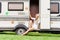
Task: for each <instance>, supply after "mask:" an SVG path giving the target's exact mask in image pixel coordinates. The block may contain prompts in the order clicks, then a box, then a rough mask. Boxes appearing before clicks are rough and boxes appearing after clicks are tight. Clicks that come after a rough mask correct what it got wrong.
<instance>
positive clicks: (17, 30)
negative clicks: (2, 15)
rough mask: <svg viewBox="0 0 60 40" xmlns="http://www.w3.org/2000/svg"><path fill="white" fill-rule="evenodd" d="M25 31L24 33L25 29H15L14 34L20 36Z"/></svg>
mask: <svg viewBox="0 0 60 40" xmlns="http://www.w3.org/2000/svg"><path fill="white" fill-rule="evenodd" d="M25 31H26V29H24V28H19V29H16V34H17V35H22V34H23V33H24V32H25Z"/></svg>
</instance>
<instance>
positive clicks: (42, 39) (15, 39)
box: [0, 32, 60, 40]
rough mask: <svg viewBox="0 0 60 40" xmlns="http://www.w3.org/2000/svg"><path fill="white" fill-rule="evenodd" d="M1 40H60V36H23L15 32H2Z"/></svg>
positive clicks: (31, 34)
mask: <svg viewBox="0 0 60 40" xmlns="http://www.w3.org/2000/svg"><path fill="white" fill-rule="evenodd" d="M0 40H60V34H52V33H38V32H29V33H28V34H27V35H24V36H21V35H16V34H15V33H14V32H1V33H0Z"/></svg>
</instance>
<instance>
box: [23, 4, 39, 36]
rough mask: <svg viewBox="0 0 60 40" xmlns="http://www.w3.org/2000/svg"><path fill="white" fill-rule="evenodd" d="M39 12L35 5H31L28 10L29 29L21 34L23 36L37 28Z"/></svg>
mask: <svg viewBox="0 0 60 40" xmlns="http://www.w3.org/2000/svg"><path fill="white" fill-rule="evenodd" d="M38 13H39V10H38V6H37V5H32V6H31V9H30V19H31V20H30V21H29V29H28V30H27V31H26V32H25V33H23V35H25V34H27V33H28V32H29V31H33V30H34V29H36V28H37V27H38V23H39V14H38Z"/></svg>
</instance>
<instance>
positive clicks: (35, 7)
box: [30, 0, 39, 17]
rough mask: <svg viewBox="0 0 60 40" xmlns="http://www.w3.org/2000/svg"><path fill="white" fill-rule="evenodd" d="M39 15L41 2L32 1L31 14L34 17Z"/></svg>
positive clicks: (37, 0)
mask: <svg viewBox="0 0 60 40" xmlns="http://www.w3.org/2000/svg"><path fill="white" fill-rule="evenodd" d="M37 13H39V0H30V14H31V16H32V17H35V15H36V14H37Z"/></svg>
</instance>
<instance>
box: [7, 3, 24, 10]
mask: <svg viewBox="0 0 60 40" xmlns="http://www.w3.org/2000/svg"><path fill="white" fill-rule="evenodd" d="M8 10H9V11H23V10H24V3H23V2H9V3H8Z"/></svg>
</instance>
